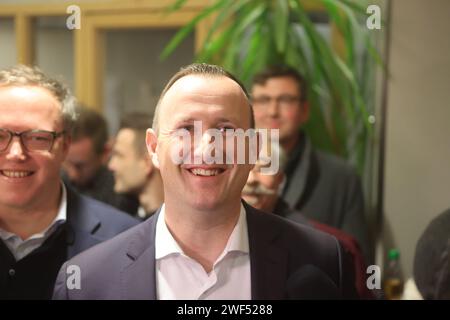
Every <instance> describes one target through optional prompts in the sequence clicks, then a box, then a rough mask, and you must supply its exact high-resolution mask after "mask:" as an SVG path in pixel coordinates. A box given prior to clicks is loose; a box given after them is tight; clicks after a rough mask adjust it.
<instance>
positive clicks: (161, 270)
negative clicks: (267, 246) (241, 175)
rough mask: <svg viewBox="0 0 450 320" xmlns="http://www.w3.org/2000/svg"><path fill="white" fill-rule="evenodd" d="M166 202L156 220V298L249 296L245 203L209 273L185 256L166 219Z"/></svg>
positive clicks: (249, 297) (247, 297)
mask: <svg viewBox="0 0 450 320" xmlns="http://www.w3.org/2000/svg"><path fill="white" fill-rule="evenodd" d="M164 216H165V205H163V206H162V208H161V212H160V214H159V217H158V221H157V222H156V235H155V259H156V296H157V299H158V300H172V299H175V300H180V299H185V300H193V299H199V300H203V299H216V300H224V299H236V300H243V299H247V300H250V299H251V276H250V255H249V244H248V230H247V218H246V212H245V209H244V207H243V206H242V204H241V211H240V215H239V219H238V222H237V224H236V226H235V227H234V229H233V232H232V233H231V235H230V238H229V239H228V242H227V244H226V246H225V248H224V250H223V252H222V254H220V256H219V257H218V258H217V260H216V261H215V262H214V266H213V269H212V270H211V272H210V273H209V274H208V273H206V271H205V269H203V267H202V265H201V264H200V263H198V262H197V261H195V260H194V259H192V258H190V257H188V256H187V255H186V254H185V253H184V252H183V250H182V249H181V248H180V246H179V245H178V243H177V242H176V241H175V239H174V238H173V236H172V234H171V233H170V231H169V229H168V228H167V225H166V223H165V219H164Z"/></svg>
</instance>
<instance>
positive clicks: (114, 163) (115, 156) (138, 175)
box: [108, 129, 151, 194]
mask: <svg viewBox="0 0 450 320" xmlns="http://www.w3.org/2000/svg"><path fill="white" fill-rule="evenodd" d="M135 139H136V133H135V131H133V130H131V129H121V130H119V132H118V133H117V137H116V141H115V143H114V147H113V152H112V156H111V160H110V161H109V165H108V167H109V169H110V170H111V171H112V172H113V173H114V180H115V184H114V191H115V192H117V193H132V194H139V193H140V192H141V190H142V189H143V187H144V185H145V183H146V180H147V176H148V174H149V173H150V171H151V168H150V166H151V165H150V161H149V160H148V159H147V157H148V155H147V154H146V153H143V154H142V155H141V154H139V153H138V152H136V150H135Z"/></svg>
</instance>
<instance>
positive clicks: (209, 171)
mask: <svg viewBox="0 0 450 320" xmlns="http://www.w3.org/2000/svg"><path fill="white" fill-rule="evenodd" d="M191 172H192V173H193V174H195V175H196V176H216V175H218V174H219V173H220V170H219V169H191Z"/></svg>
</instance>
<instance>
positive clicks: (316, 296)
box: [286, 264, 342, 300]
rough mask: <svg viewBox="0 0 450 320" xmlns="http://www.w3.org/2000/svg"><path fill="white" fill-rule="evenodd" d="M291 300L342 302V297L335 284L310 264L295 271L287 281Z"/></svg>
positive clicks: (288, 296)
mask: <svg viewBox="0 0 450 320" xmlns="http://www.w3.org/2000/svg"><path fill="white" fill-rule="evenodd" d="M286 288H287V289H286V291H287V298H288V299H290V300H340V299H342V295H341V293H340V291H339V289H338V288H337V287H336V285H335V283H334V282H333V281H332V280H331V279H330V278H329V277H328V276H327V275H326V274H325V273H324V272H323V271H321V270H320V269H318V268H317V267H314V266H312V265H310V264H308V265H305V266H303V267H301V268H300V269H299V270H297V271H295V272H294V273H293V274H292V275H291V276H290V277H289V279H288V280H287V286H286Z"/></svg>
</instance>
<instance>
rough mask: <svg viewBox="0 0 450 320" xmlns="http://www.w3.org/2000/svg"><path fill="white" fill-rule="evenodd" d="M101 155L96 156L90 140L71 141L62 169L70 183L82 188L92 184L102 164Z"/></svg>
mask: <svg viewBox="0 0 450 320" xmlns="http://www.w3.org/2000/svg"><path fill="white" fill-rule="evenodd" d="M103 158H104V155H103V154H97V153H96V152H95V150H94V145H93V142H92V139H91V138H88V137H83V138H81V139H79V140H77V141H72V143H71V145H70V148H69V153H68V154H67V157H66V160H65V161H64V163H63V169H64V171H65V172H66V174H67V176H68V177H69V180H70V182H71V183H73V184H74V185H75V186H78V187H84V186H86V185H88V184H90V183H91V182H92V179H94V178H95V175H96V174H97V171H98V170H99V169H100V167H101V165H102V164H103Z"/></svg>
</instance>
